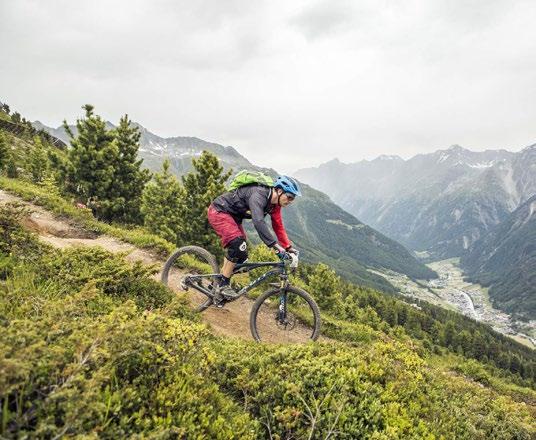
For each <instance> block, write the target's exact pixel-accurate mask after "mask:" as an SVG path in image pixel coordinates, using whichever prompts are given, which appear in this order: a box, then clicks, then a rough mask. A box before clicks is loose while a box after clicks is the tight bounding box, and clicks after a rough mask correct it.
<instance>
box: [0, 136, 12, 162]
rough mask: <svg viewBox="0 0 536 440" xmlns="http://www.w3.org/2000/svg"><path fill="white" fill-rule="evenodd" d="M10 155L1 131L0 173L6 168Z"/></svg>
mask: <svg viewBox="0 0 536 440" xmlns="http://www.w3.org/2000/svg"><path fill="white" fill-rule="evenodd" d="M10 157H11V153H10V151H9V147H8V145H7V140H6V137H5V135H4V132H3V131H0V171H3V170H4V169H6V168H7V164H8V162H9V160H10Z"/></svg>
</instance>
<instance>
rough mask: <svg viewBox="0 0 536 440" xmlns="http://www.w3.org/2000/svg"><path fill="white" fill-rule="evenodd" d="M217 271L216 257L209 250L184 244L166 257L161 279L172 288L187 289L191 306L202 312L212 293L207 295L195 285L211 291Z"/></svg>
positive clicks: (207, 305)
mask: <svg viewBox="0 0 536 440" xmlns="http://www.w3.org/2000/svg"><path fill="white" fill-rule="evenodd" d="M219 271H220V270H219V267H218V263H217V261H216V257H214V255H212V254H211V253H210V252H209V251H207V250H206V249H203V248H201V247H199V246H184V247H181V248H179V249H177V250H176V251H175V252H173V253H172V254H171V255H170V257H169V258H168V259H167V261H166V263H165V264H164V268H163V269H162V276H161V281H162V283H163V284H165V285H166V286H169V287H170V288H172V289H179V290H188V291H189V292H190V294H189V297H190V302H191V304H192V306H193V308H194V309H195V310H196V311H198V312H202V311H203V310H205V309H206V308H207V307H209V306H210V305H211V304H212V295H210V296H207V295H205V294H203V293H201V292H200V291H199V290H197V289H196V287H198V288H200V289H202V290H207V291H210V292H212V286H213V284H214V283H216V282H217V281H218V274H219ZM204 275H206V276H204Z"/></svg>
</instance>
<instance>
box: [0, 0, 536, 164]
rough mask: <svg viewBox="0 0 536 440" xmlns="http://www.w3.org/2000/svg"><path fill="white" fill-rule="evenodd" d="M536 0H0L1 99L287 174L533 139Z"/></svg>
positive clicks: (49, 116)
mask: <svg viewBox="0 0 536 440" xmlns="http://www.w3.org/2000/svg"><path fill="white" fill-rule="evenodd" d="M535 23H536V1H494V0H485V1H480V0H463V1H461V0H460V1H453V0H445V1H377V0H373V1H350V0H338V1H337V0H320V1H314V0H313V1H293V0H285V1H274V0H271V1H254V0H236V1H233V0H225V1H222V0H214V1H209V0H205V1H195V0H189V1H178V0H169V1H155V0H151V1H149V0H144V1H138V0H129V1H113V0H107V1H100V0H92V1H73V0H69V1H67V0H65V1H59V0H58V1H53V0H49V1H46V0H33V1H30V0H0V54H1V59H0V101H5V102H7V103H8V104H10V105H11V107H12V108H13V109H16V110H19V111H20V112H21V113H22V114H23V115H25V116H26V117H28V118H30V119H32V120H36V119H38V120H40V121H41V122H43V123H45V124H47V125H52V126H58V125H59V124H60V123H61V121H62V120H63V119H64V118H66V119H67V120H68V121H69V122H73V121H74V120H75V119H76V117H78V116H80V115H81V114H82V110H81V109H80V107H81V106H82V105H83V104H85V103H91V104H93V105H95V107H96V112H97V113H99V114H101V115H102V116H103V117H104V118H106V119H109V120H111V121H112V122H117V121H118V120H119V117H120V116H121V115H122V114H124V113H128V114H129V115H130V117H131V118H132V119H133V120H135V121H137V122H139V123H141V124H142V125H143V126H145V127H147V128H148V129H149V130H150V131H152V132H154V133H155V134H158V135H160V136H197V137H200V138H202V139H205V140H209V141H213V142H217V143H221V144H224V145H233V146H234V147H235V148H237V150H238V151H239V152H241V153H242V154H244V155H245V156H246V157H248V158H249V159H250V160H251V161H252V162H254V163H256V164H259V165H263V166H271V167H273V168H276V169H278V170H283V171H286V172H290V171H293V170H295V169H297V168H300V167H304V166H312V165H318V164H320V163H321V162H324V161H327V160H330V159H332V158H334V157H338V158H339V159H340V160H342V161H344V162H353V161H359V160H361V159H372V158H374V157H376V156H378V155H380V154H397V155H400V156H402V157H404V158H408V157H411V156H413V155H415V154H417V153H424V152H431V151H435V150H437V149H440V148H447V147H449V146H450V145H451V144H460V145H462V146H464V147H466V148H469V149H472V150H475V151H478V150H484V149H486V148H506V149H509V150H512V151H518V150H520V149H522V148H523V147H525V146H527V145H530V144H533V143H536V24H535Z"/></svg>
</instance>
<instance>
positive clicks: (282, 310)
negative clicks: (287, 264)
mask: <svg viewBox="0 0 536 440" xmlns="http://www.w3.org/2000/svg"><path fill="white" fill-rule="evenodd" d="M288 285H289V281H288V276H287V275H281V284H280V286H279V289H280V290H279V292H280V293H279V308H278V313H277V319H278V321H279V322H281V323H285V321H286V319H287V287H288Z"/></svg>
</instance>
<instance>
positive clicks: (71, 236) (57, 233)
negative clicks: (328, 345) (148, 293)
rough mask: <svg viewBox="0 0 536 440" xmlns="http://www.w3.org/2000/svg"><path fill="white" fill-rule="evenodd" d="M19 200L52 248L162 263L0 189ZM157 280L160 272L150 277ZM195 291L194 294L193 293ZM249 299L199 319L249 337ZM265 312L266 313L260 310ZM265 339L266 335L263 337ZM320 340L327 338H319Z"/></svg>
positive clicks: (300, 332) (175, 275)
mask: <svg viewBox="0 0 536 440" xmlns="http://www.w3.org/2000/svg"><path fill="white" fill-rule="evenodd" d="M9 202H19V203H22V204H24V205H25V206H27V207H28V208H29V209H30V210H31V215H30V216H29V217H28V218H26V219H25V220H24V226H25V227H26V228H27V229H29V230H31V231H33V232H35V233H36V234H38V236H39V239H40V240H42V241H44V242H46V243H48V244H50V245H52V246H54V247H56V248H61V249H63V248H67V247H70V246H100V247H102V248H103V249H106V250H108V251H110V252H114V253H117V252H126V253H128V255H127V256H126V259H127V260H129V261H132V262H133V261H138V260H139V261H142V262H143V263H144V264H157V265H158V266H159V267H161V266H163V263H164V262H163V261H162V260H160V259H158V258H157V257H155V256H154V255H151V253H150V252H148V251H144V250H141V249H138V248H136V247H135V246H133V245H131V244H128V243H125V242H122V241H120V240H118V239H116V238H113V237H110V236H106V235H99V236H97V235H95V234H93V233H91V232H88V231H85V230H84V229H83V228H82V227H80V226H79V225H76V223H74V222H73V221H72V220H70V219H67V218H59V217H56V216H54V215H53V214H52V213H50V212H49V211H47V210H45V209H43V208H42V207H40V206H37V205H33V204H31V203H28V202H24V201H23V200H22V199H20V198H18V197H16V196H13V195H11V194H9V193H7V192H5V191H3V190H0V203H1V204H5V203H9ZM180 277H181V272H180V271H179V270H175V269H174V270H173V271H172V273H171V274H170V285H172V286H174V288H173V289H174V290H176V291H181V290H180V288H178V280H179V279H180ZM154 278H155V279H157V280H160V273H158V274H156V275H155V276H154ZM194 294H195V293H194ZM252 305H253V301H252V300H250V299H248V298H245V297H242V298H240V299H238V300H236V301H233V302H231V303H228V304H226V305H225V307H224V308H221V309H218V308H215V307H210V308H209V309H207V310H206V311H205V312H203V313H202V314H201V316H202V318H203V321H204V322H205V323H206V324H207V325H208V326H209V328H210V329H211V330H212V332H213V333H214V334H216V335H220V336H226V337H236V338H241V339H247V340H252V339H253V338H252V336H251V332H250V329H249V314H250V311H251V306H252ZM264 313H265V314H266V312H264ZM307 332H308V329H307V328H305V327H302V326H299V328H296V329H294V331H293V332H291V335H290V337H289V339H288V340H287V341H288V342H296V341H301V340H303V338H304V335H306V334H307ZM267 339H268V341H267V342H270V341H269V339H270V338H269V337H268V338H267ZM320 340H324V341H325V340H327V338H323V337H320Z"/></svg>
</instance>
